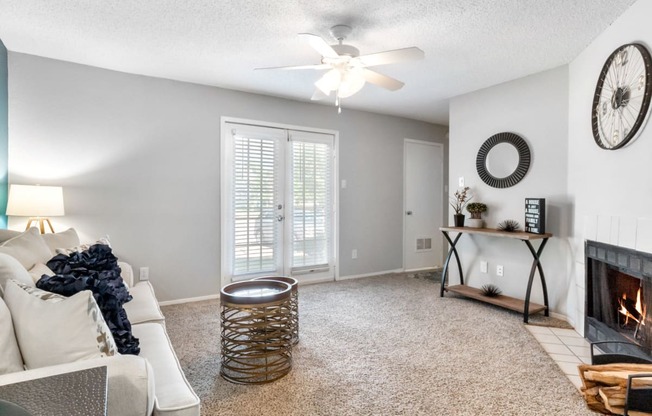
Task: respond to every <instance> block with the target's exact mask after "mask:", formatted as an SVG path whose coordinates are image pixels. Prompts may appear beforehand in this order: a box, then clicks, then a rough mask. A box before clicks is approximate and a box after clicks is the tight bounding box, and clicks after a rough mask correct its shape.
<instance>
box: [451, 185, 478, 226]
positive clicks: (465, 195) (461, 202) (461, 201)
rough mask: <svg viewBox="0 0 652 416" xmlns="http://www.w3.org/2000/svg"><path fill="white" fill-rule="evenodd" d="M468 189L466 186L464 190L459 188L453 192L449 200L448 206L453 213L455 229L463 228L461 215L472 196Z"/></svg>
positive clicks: (462, 216) (462, 215)
mask: <svg viewBox="0 0 652 416" xmlns="http://www.w3.org/2000/svg"><path fill="white" fill-rule="evenodd" d="M469 189H470V188H469V187H468V186H466V187H464V188H460V189H458V190H457V191H455V194H454V195H453V196H451V197H450V198H449V199H450V205H451V207H453V210H454V211H455V215H453V218H454V219H455V226H456V227H464V214H462V211H463V210H464V207H466V204H468V203H469V201H470V200H471V198H473V196H472V195H471V193H470V192H469Z"/></svg>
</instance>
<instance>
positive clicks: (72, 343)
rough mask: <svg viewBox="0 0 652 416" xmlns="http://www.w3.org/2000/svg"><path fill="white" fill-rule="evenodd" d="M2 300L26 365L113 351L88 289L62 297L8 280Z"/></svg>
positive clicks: (42, 365) (64, 360) (84, 358)
mask: <svg viewBox="0 0 652 416" xmlns="http://www.w3.org/2000/svg"><path fill="white" fill-rule="evenodd" d="M28 291H29V292H31V293H28ZM5 301H6V303H7V306H8V307H9V310H10V311H11V316H12V319H13V323H14V329H15V331H16V339H17V340H18V346H19V347H20V351H21V353H22V356H23V360H24V361H25V367H26V368H39V367H45V366H48V365H55V364H63V363H69V362H73V361H80V360H87V359H92V358H98V357H105V356H111V355H114V354H115V353H116V346H115V343H114V342H113V337H112V336H111V331H109V328H108V326H107V325H106V322H104V318H103V317H102V313H101V312H100V309H99V307H98V306H97V303H96V302H95V299H93V294H92V293H91V292H90V291H88V290H85V291H83V292H79V293H77V294H75V295H73V296H71V297H69V298H65V297H62V296H59V295H55V294H53V293H49V292H46V291H42V290H40V289H36V288H34V287H29V286H23V285H20V284H19V283H17V282H16V281H14V280H10V281H9V282H8V283H7V286H6V288H5Z"/></svg>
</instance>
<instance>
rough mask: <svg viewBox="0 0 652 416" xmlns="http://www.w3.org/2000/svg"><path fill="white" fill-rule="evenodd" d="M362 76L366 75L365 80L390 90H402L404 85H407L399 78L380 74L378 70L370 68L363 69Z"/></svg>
mask: <svg viewBox="0 0 652 416" xmlns="http://www.w3.org/2000/svg"><path fill="white" fill-rule="evenodd" d="M362 76H363V77H364V79H365V81H367V82H369V83H372V84H375V85H378V86H379V87H383V88H385V89H388V90H390V91H396V90H400V89H401V88H403V85H405V84H404V83H402V82H401V81H399V80H397V79H394V78H392V77H388V76H387V75H383V74H379V73H378V72H375V71H372V70H370V69H364V70H363V71H362Z"/></svg>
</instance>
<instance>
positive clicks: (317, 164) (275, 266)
mask: <svg viewBox="0 0 652 416" xmlns="http://www.w3.org/2000/svg"><path fill="white" fill-rule="evenodd" d="M223 126H224V130H223V133H222V140H223V143H222V150H223V152H224V154H223V157H222V163H223V164H224V165H223V175H224V180H223V182H222V185H223V195H222V197H223V205H222V207H223V212H224V213H223V216H222V233H223V239H222V241H223V244H224V245H225V246H224V247H223V251H222V253H223V258H222V261H223V262H224V265H223V266H224V267H223V273H224V274H225V276H224V281H223V283H228V282H230V281H238V280H245V279H250V278H253V277H257V276H265V275H286V276H287V275H291V276H294V277H297V278H298V279H299V280H300V281H308V280H327V279H332V278H334V277H335V272H334V267H335V250H334V247H335V238H334V234H335V227H334V223H335V221H334V218H335V212H336V211H335V203H334V185H333V184H334V172H335V152H334V136H333V135H332V134H325V133H318V132H308V131H300V130H291V129H285V128H275V127H263V126H252V125H248V124H240V123H234V122H226V123H224V124H223Z"/></svg>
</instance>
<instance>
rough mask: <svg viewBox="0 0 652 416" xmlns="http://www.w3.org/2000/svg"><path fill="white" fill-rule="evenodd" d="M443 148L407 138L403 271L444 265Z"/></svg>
mask: <svg viewBox="0 0 652 416" xmlns="http://www.w3.org/2000/svg"><path fill="white" fill-rule="evenodd" d="M443 172H444V155H443V146H442V145H441V144H439V143H430V142H424V141H416V140H409V139H405V142H404V187H403V189H404V194H403V198H404V205H403V206H404V212H403V214H404V215H403V217H404V221H403V268H404V269H405V270H420V269H428V268H432V267H437V266H441V264H442V246H443V241H442V236H441V232H440V231H439V227H441V226H442V224H443Z"/></svg>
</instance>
